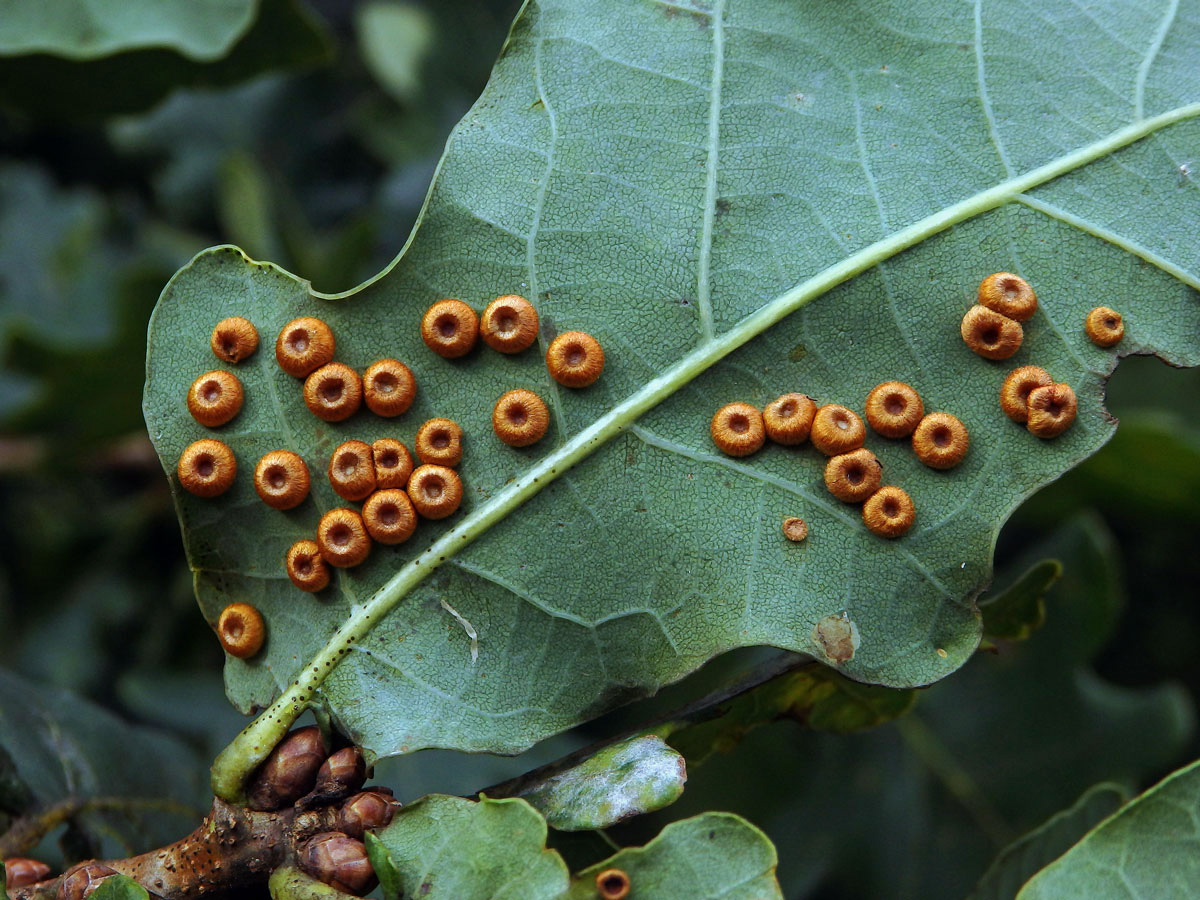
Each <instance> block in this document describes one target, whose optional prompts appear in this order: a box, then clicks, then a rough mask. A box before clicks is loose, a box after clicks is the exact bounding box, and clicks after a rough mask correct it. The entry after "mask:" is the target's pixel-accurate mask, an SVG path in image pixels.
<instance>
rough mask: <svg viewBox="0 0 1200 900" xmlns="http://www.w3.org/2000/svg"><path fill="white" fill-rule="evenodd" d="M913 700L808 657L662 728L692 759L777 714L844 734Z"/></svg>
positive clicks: (723, 747)
mask: <svg viewBox="0 0 1200 900" xmlns="http://www.w3.org/2000/svg"><path fill="white" fill-rule="evenodd" d="M915 702H916V691H912V690H895V689H893V688H884V687H878V686H876V685H869V684H859V683H857V682H853V681H850V680H849V679H847V678H844V677H842V676H841V675H838V674H837V673H836V672H834V671H832V670H830V669H828V668H826V667H824V666H821V665H818V664H815V663H814V664H811V665H806V666H803V667H802V668H799V669H797V670H795V671H792V672H786V673H784V674H782V675H780V676H778V677H776V678H773V679H771V680H770V681H768V682H766V683H765V684H763V685H762V686H760V687H757V688H754V689H753V690H750V691H747V692H745V693H739V694H738V695H737V696H735V697H734V698H733V699H732V700H730V701H728V702H726V703H721V704H711V705H707V706H701V707H700V708H699V710H698V715H696V716H695V720H694V721H693V720H692V719H691V718H690V717H689V718H682V719H679V720H677V721H675V722H670V723H668V724H667V726H666V729H665V730H666V731H667V733H668V734H669V738H670V742H671V746H673V747H675V748H676V749H678V750H679V751H680V752H681V753H683V755H684V756H685V757H687V759H688V761H689V762H691V763H692V764H693V765H694V764H697V763H701V762H703V761H704V760H706V759H707V758H708V757H709V756H710V755H711V754H712V753H714V752H717V751H721V752H728V751H729V750H731V749H733V747H734V746H736V745H737V744H738V742H739V741H741V740H742V739H743V738H744V737H745V736H746V735H747V734H748V733H750V732H751V731H753V730H755V729H757V728H759V727H760V726H762V725H766V724H768V723H769V722H772V721H775V720H777V719H780V718H784V717H789V718H794V719H796V720H797V721H800V722H804V723H805V724H806V725H807V726H808V727H809V728H812V729H813V730H815V731H828V732H833V733H837V734H846V733H849V732H854V731H861V730H863V729H867V728H874V727H876V726H878V725H882V724H883V723H884V722H889V721H891V720H892V719H895V718H896V717H898V716H901V715H904V713H906V712H908V711H909V710H910V709H911V708H912V706H913V704H914V703H915Z"/></svg>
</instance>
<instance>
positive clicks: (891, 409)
mask: <svg viewBox="0 0 1200 900" xmlns="http://www.w3.org/2000/svg"><path fill="white" fill-rule="evenodd" d="M864 412H865V413H866V414H867V422H868V423H869V424H870V426H871V427H872V428H874V429H875V431H876V432H877V433H878V434H881V435H883V436H884V437H888V438H902V437H908V436H909V435H910V434H912V433H913V429H915V428H916V427H917V423H918V422H920V421H921V417H922V416H924V415H925V404H923V403H922V402H921V395H920V394H918V393H917V392H916V390H914V389H913V387H912V386H911V385H907V384H905V383H904V382H903V381H885V382H884V383H883V384H880V385H876V386H875V387H873V388H872V389H871V393H869V394H867V403H866V408H865V410H864Z"/></svg>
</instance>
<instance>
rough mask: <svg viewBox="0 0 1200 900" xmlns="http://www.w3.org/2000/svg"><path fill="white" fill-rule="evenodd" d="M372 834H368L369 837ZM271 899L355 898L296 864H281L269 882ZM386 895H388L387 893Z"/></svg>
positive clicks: (340, 899) (328, 899) (331, 899)
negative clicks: (305, 871) (314, 876)
mask: <svg viewBox="0 0 1200 900" xmlns="http://www.w3.org/2000/svg"><path fill="white" fill-rule="evenodd" d="M370 837H371V836H370V835H368V838H370ZM268 890H269V892H270V895H271V900H353V898H354V895H353V894H346V893H343V892H342V891H339V890H338V889H337V888H335V887H332V886H330V885H328V884H325V883H324V882H321V881H318V880H317V879H315V878H313V877H312V876H311V875H307V874H305V873H304V872H301V871H300V870H299V869H297V868H295V867H294V866H280V867H279V868H278V869H276V870H275V871H274V872H272V873H271V878H270V881H269V882H268ZM385 896H386V895H385Z"/></svg>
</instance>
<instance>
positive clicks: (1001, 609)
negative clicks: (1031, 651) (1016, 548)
mask: <svg viewBox="0 0 1200 900" xmlns="http://www.w3.org/2000/svg"><path fill="white" fill-rule="evenodd" d="M1061 577H1062V563H1060V562H1059V561H1058V560H1056V559H1043V560H1042V561H1041V562H1038V563H1035V564H1034V565H1033V566H1031V567H1030V568H1029V569H1028V570H1027V571H1026V572H1025V573H1024V574H1022V575H1021V577H1020V578H1018V579H1017V580H1016V581H1015V582H1014V583H1013V584H1011V585H1009V586H1008V587H1007V588H1006V589H1004V590H1003V591H1000V592H999V593H996V594H988V595H987V596H986V597H984V598H983V599H982V600H980V602H979V612H980V613H981V614H982V615H983V636H984V639H985V640H989V641H994V640H1006V641H1023V640H1025V639H1026V638H1028V637H1029V636H1030V635H1031V634H1033V633H1034V632H1035V631H1037V630H1038V629H1039V628H1041V627H1042V623H1043V622H1045V621H1046V600H1045V597H1046V591H1048V590H1049V589H1050V587H1051V585H1053V584H1054V582H1056V581H1058V579H1059V578H1061Z"/></svg>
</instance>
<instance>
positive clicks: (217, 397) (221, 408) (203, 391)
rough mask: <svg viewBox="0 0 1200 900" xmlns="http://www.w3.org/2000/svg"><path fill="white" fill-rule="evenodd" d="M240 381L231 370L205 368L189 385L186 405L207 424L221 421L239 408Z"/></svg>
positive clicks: (233, 414)
mask: <svg viewBox="0 0 1200 900" xmlns="http://www.w3.org/2000/svg"><path fill="white" fill-rule="evenodd" d="M244 400H245V395H244V394H243V393H242V383H241V381H239V380H238V377H237V376H236V375H234V374H233V373H232V372H226V371H224V370H223V369H214V370H213V371H212V372H205V373H204V374H203V375H201V376H200V377H199V378H197V379H196V380H195V381H193V382H192V386H191V387H190V388H188V395H187V406H188V412H190V413H191V414H192V418H193V419H195V420H196V421H197V422H199V423H200V424H201V425H204V426H206V427H208V428H216V427H217V426H218V425H224V424H225V423H226V422H228V421H230V420H231V419H232V418H233V417H234V416H236V415H237V414H238V413H240V412H241V411H242V403H243V401H244Z"/></svg>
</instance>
